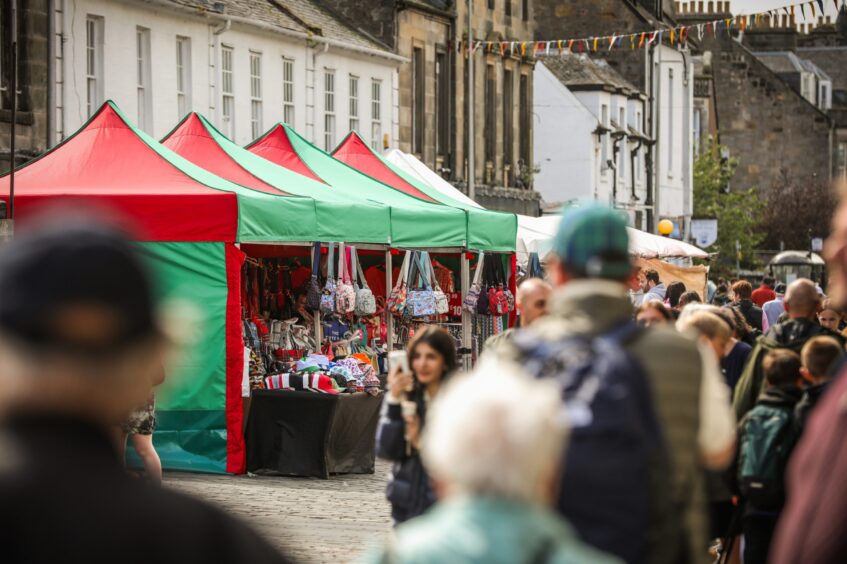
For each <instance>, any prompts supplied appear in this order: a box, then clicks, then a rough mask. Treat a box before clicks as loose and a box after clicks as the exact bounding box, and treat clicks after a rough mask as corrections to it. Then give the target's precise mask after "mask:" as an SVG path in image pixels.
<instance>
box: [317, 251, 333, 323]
mask: <svg viewBox="0 0 847 564" xmlns="http://www.w3.org/2000/svg"><path fill="white" fill-rule="evenodd" d="M334 262H335V247H334V246H333V244H332V243H330V244H329V254H328V258H327V261H326V284H325V285H324V289H323V292H322V293H321V308H320V309H321V314H322V315H332V314H333V313H335V277H334V264H333V263H334Z"/></svg>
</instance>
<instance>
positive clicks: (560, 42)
mask: <svg viewBox="0 0 847 564" xmlns="http://www.w3.org/2000/svg"><path fill="white" fill-rule="evenodd" d="M556 44H557V45H558V47H559V54H560V55H561V54H562V40H561V39H560V40H558V41H557V42H556Z"/></svg>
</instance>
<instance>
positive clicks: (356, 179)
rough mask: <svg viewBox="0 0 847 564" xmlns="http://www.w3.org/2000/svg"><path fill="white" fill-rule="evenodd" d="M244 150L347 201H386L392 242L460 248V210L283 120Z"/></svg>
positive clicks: (463, 221) (463, 234)
mask: <svg viewBox="0 0 847 564" xmlns="http://www.w3.org/2000/svg"><path fill="white" fill-rule="evenodd" d="M247 149H248V150H249V151H250V152H252V153H255V154H256V155H259V156H260V157H263V158H265V159H267V160H269V161H271V162H273V163H276V164H277V165H279V166H282V167H285V168H287V169H289V170H293V171H294V172H297V173H299V174H301V175H303V176H306V177H308V178H311V179H312V180H315V181H319V182H323V183H324V184H326V185H328V186H329V187H330V188H331V189H332V190H333V191H335V193H336V194H337V195H338V196H340V197H342V198H344V199H345V200H346V201H348V202H349V203H350V205H351V206H353V205H354V204H355V203H356V202H359V201H362V200H365V201H372V202H377V203H380V204H384V205H387V206H389V207H390V208H391V244H392V245H393V246H396V247H429V248H433V247H454V248H462V247H465V245H466V242H467V218H466V216H465V213H464V212H463V211H462V210H458V209H454V208H451V207H448V206H445V205H442V204H439V203H438V202H435V201H434V200H432V199H431V198H429V199H423V198H421V197H417V196H416V195H410V194H407V193H404V192H402V191H401V190H397V189H396V188H393V187H391V186H389V185H387V184H383V183H382V182H379V181H378V180H375V179H373V178H371V177H369V176H367V175H365V174H362V173H361V172H359V171H357V170H356V169H354V168H352V167H350V166H348V165H346V164H344V163H342V162H341V161H338V160H336V159H334V158H333V157H332V156H330V155H328V154H327V153H325V152H324V151H322V150H320V149H318V148H317V147H315V146H314V145H312V144H311V143H309V142H308V141H306V140H305V139H304V138H303V137H301V136H300V135H299V134H298V133H297V132H295V131H294V130H293V129H291V128H290V127H289V126H287V125H283V124H279V125H276V126H274V127H273V128H271V130H270V131H268V132H267V133H265V135H263V136H262V137H260V138H259V139H257V140H256V141H254V142H253V143H251V144H250V145H248V147H247ZM513 244H514V243H513Z"/></svg>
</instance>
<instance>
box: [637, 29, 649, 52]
mask: <svg viewBox="0 0 847 564" xmlns="http://www.w3.org/2000/svg"><path fill="white" fill-rule="evenodd" d="M645 37H647V34H646V33H645V32H643V31H642V32H641V39H639V40H638V48H639V49H641V48H642V47H644V38H645Z"/></svg>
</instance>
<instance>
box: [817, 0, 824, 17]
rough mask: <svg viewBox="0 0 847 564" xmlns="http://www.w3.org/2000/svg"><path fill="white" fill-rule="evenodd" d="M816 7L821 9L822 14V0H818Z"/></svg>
mask: <svg viewBox="0 0 847 564" xmlns="http://www.w3.org/2000/svg"><path fill="white" fill-rule="evenodd" d="M818 7H819V8H820V9H821V14H823V0H818Z"/></svg>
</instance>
